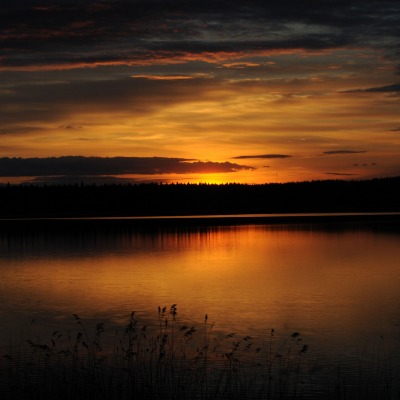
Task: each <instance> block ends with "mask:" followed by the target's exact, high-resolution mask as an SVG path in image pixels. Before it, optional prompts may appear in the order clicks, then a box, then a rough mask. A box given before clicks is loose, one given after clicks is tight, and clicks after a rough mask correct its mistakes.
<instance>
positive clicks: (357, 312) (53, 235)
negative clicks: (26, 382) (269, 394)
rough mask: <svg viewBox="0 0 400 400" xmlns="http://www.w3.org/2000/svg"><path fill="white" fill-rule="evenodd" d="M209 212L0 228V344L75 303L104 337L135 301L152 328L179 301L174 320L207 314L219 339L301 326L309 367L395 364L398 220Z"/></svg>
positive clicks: (54, 321) (72, 309)
mask: <svg viewBox="0 0 400 400" xmlns="http://www.w3.org/2000/svg"><path fill="white" fill-rule="evenodd" d="M212 220H213V219H212V218H211V217H209V219H207V220H206V223H204V221H203V222H202V223H199V221H200V222H201V219H197V220H196V219H195V220H193V221H191V222H190V220H189V222H186V223H185V224H175V225H174V224H172V225H171V224H156V223H155V224H150V225H148V226H146V224H140V225H138V226H137V225H135V224H133V225H130V224H129V223H127V224H122V225H119V224H116V225H110V226H108V225H107V224H105V225H104V224H103V225H102V224H101V223H99V224H96V227H95V229H85V228H84V226H85V224H84V223H80V224H79V228H76V229H74V228H73V224H72V225H68V228H63V223H62V221H59V223H58V224H57V225H55V226H57V228H54V227H52V228H44V227H43V226H41V227H39V228H37V229H36V228H35V222H34V221H33V222H32V221H31V222H30V224H29V229H22V228H21V229H17V230H11V231H10V230H2V231H1V232H0V321H1V325H2V330H1V333H0V346H1V348H2V349H6V348H7V347H9V346H10V345H13V344H15V343H16V342H18V341H21V340H24V338H25V337H28V336H29V337H32V336H35V335H36V337H39V336H40V337H41V338H44V339H46V338H48V337H50V335H51V332H53V331H54V330H55V329H57V330H63V329H64V330H68V329H72V328H71V327H72V326H73V325H74V324H75V321H74V318H73V317H72V314H73V313H74V314H77V315H78V316H79V317H80V318H81V319H82V320H84V321H85V323H86V324H87V326H88V329H92V327H93V326H94V325H95V324H96V323H98V322H104V326H105V328H106V331H107V332H110V333H109V334H108V336H107V334H106V336H105V342H107V338H109V340H110V343H111V342H112V336H113V332H114V331H115V330H116V329H119V328H121V327H123V326H125V325H126V323H127V322H128V321H129V316H130V314H131V312H132V311H135V313H136V316H137V318H138V320H139V323H140V324H148V325H150V326H151V325H152V324H155V325H156V324H157V310H158V306H160V307H163V306H167V309H169V307H170V306H171V305H172V304H177V311H178V317H179V321H181V322H182V324H183V323H186V324H193V325H195V324H200V325H201V324H202V323H203V322H204V317H205V315H206V314H207V317H208V323H210V324H214V325H213V328H212V329H213V331H214V332H215V335H219V336H221V337H222V336H224V335H228V334H230V333H235V335H236V337H244V336H246V335H250V336H252V337H253V338H254V340H259V341H260V342H262V341H263V340H265V337H268V336H269V335H270V332H271V329H274V331H275V336H276V339H275V340H277V341H279V340H284V338H285V337H287V336H290V335H291V334H292V333H294V332H299V333H300V334H301V337H302V340H303V343H306V344H307V345H308V346H309V351H308V354H307V357H308V360H309V363H310V364H312V369H313V371H314V372H313V373H315V374H318V373H321V372H320V371H325V372H322V373H328V372H326V371H333V370H335V371H336V369H335V368H338V366H343V368H344V369H346V368H348V370H349V371H350V370H352V368H353V369H354V371H355V370H357V369H359V367H360V365H361V364H368V363H369V362H371V363H372V364H374V363H380V362H387V360H388V359H390V363H391V368H393V370H394V371H400V369H399V364H400V292H399V288H400V262H399V260H400V257H399V256H400V228H399V223H398V222H397V221H395V220H394V221H393V222H392V223H391V222H390V218H389V219H387V220H386V221H385V222H379V221H378V222H376V221H367V222H365V221H363V220H362V219H360V220H357V221H347V220H346V219H344V220H341V219H340V218H338V219H336V220H335V219H333V222H329V223H326V221H322V222H318V221H315V220H311V219H310V221H312V222H310V223H307V222H306V220H305V219H304V218H303V219H302V220H301V222H298V221H296V220H295V219H293V221H294V222H292V223H291V222H290V220H284V221H283V222H280V223H268V221H264V220H262V219H261V220H260V219H254V220H246V219H244V220H243V219H242V220H240V219H237V220H235V219H232V218H231V219H229V220H226V221H225V222H223V221H224V220H223V217H221V218H220V220H218V219H215V220H213V222H212ZM227 221H228V222H227ZM221 222H223V223H221ZM89 225H90V224H89ZM44 339H43V340H44ZM4 351H5V350H4ZM354 371H353V372H354ZM335 373H336V372H335Z"/></svg>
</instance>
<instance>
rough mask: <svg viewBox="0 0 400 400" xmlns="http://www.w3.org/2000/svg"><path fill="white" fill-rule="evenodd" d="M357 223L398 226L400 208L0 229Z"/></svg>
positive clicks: (8, 224)
mask: <svg viewBox="0 0 400 400" xmlns="http://www.w3.org/2000/svg"><path fill="white" fill-rule="evenodd" d="M250 224H251V225H265V224H268V225H279V224H281V225H285V224H289V225H292V224H293V225H294V224H315V225H319V224H320V225H326V224H330V225H337V226H339V225H340V226H342V227H346V226H347V227H356V226H361V225H368V224H369V225H375V226H381V227H382V226H385V227H387V228H393V229H397V230H399V229H400V212H395V213H388V212H382V213H379V212H374V213H303V214H302V213H296V214H293V213H288V214H247V215H246V214H238V215H185V216H148V217H97V218H96V217H88V218H85V217H79V218H11V219H0V231H8V232H10V231H20V230H23V231H35V230H38V229H44V230H47V229H50V230H81V229H84V230H97V229H122V228H124V229H125V228H126V229H129V228H132V229H135V228H173V227H182V228H190V227H206V226H230V225H250Z"/></svg>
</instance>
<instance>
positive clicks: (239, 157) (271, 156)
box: [232, 154, 292, 160]
mask: <svg viewBox="0 0 400 400" xmlns="http://www.w3.org/2000/svg"><path fill="white" fill-rule="evenodd" d="M288 157H292V156H289V155H286V154H259V155H252V156H237V157H232V158H233V159H235V160H245V159H248V158H288Z"/></svg>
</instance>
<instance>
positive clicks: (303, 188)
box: [0, 177, 400, 225]
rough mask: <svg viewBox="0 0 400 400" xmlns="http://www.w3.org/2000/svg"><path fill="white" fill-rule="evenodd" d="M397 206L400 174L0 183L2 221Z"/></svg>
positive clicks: (262, 218) (202, 219)
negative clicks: (256, 180) (247, 180)
mask: <svg viewBox="0 0 400 400" xmlns="http://www.w3.org/2000/svg"><path fill="white" fill-rule="evenodd" d="M399 212H400V177H393V178H381V179H372V180H367V181H342V180H327V181H311V182H293V183H285V184H272V183H271V184H263V185H244V184H235V183H232V184H225V185H212V184H198V185H197V184H137V185H131V184H127V185H99V186H97V185H84V184H81V185H42V186H38V185H0V220H2V224H4V223H5V222H4V221H5V220H11V219H12V220H18V219H22V220H23V219H25V220H27V219H31V220H32V221H33V220H35V223H36V224H38V223H39V221H41V222H40V223H41V224H50V223H53V222H50V221H54V219H57V218H58V219H65V221H64V222H63V223H64V224H66V223H69V224H70V223H73V222H72V221H75V223H76V221H77V220H79V221H81V219H82V218H85V219H86V221H85V223H86V224H94V223H99V221H100V220H101V223H102V224H107V223H108V224H110V223H111V222H110V221H109V220H110V219H113V221H112V223H113V224H117V223H118V224H128V223H129V224H136V225H140V224H143V223H144V222H146V225H149V224H154V223H157V224H170V223H176V224H188V221H187V220H191V221H192V222H193V221H194V220H196V222H198V223H202V224H204V223H207V224H208V223H212V224H214V223H215V222H216V221H215V220H216V219H219V220H220V221H218V223H224V224H225V223H227V224H230V223H231V221H230V220H234V222H235V223H239V222H240V223H248V222H249V221H251V222H252V223H254V222H256V223H257V221H258V222H261V223H265V222H268V223H276V222H302V221H303V220H305V219H307V222H310V221H312V220H313V219H314V220H316V221H318V222H322V220H323V219H325V220H327V221H328V220H329V221H332V220H333V219H332V216H333V215H334V216H335V220H340V219H346V220H348V219H349V218H352V219H357V220H360V219H361V218H364V219H365V218H366V219H369V220H372V219H374V220H376V219H377V218H381V219H382V218H386V219H389V214H388V213H392V214H391V215H392V217H393V218H395V215H396V213H399ZM385 213H386V214H385ZM90 218H91V219H93V220H96V221H91V220H89V219H90ZM151 219H154V220H156V221H151ZM127 220H129V222H127ZM256 220H257V221H256ZM46 221H47V222H46ZM67 221H69V222H67ZM21 223H22V222H21ZM59 223H61V220H59ZM190 223H191V222H190Z"/></svg>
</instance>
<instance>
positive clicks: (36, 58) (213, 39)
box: [0, 0, 400, 67]
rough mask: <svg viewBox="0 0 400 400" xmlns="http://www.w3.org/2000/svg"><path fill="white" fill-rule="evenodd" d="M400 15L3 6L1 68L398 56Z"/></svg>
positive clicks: (208, 7)
mask: <svg viewBox="0 0 400 400" xmlns="http://www.w3.org/2000/svg"><path fill="white" fill-rule="evenodd" d="M399 12H400V6H399V3H398V1H397V0H387V1H385V0H382V1H378V0H364V1H362V2H361V1H357V0H347V1H344V0H339V1H327V0H325V1H317V0H304V1H303V2H302V4H301V7H299V5H298V3H297V2H295V1H292V0H281V1H279V2H265V1H261V0H252V1H249V2H243V1H229V2H228V1H214V0H204V1H201V2H195V1H181V0H163V1H161V0H160V1H155V0H153V1H151V0H137V1H113V0H103V1H98V2H90V3H87V4H82V2H81V1H76V0H75V1H74V0H71V1H61V0H58V1H52V2H46V1H43V0H41V1H39V0H36V1H35V0H32V1H29V2H26V1H24V2H20V1H4V2H2V7H1V10H0V27H1V32H0V48H1V50H2V59H1V62H0V66H1V65H2V66H3V67H17V66H20V67H26V66H30V65H31V66H40V65H53V66H56V65H58V64H79V63H88V64H93V65H94V64H96V63H109V62H111V63H113V62H125V63H130V62H138V61H140V62H143V61H146V60H148V59H153V58H157V57H170V56H171V55H174V56H176V55H179V54H181V55H184V54H186V53H190V54H194V55H196V54H201V53H203V52H212V53H218V52H231V51H234V52H240V51H247V52H248V51H253V50H254V51H259V50H279V49H301V50H307V49H309V50H321V49H331V48H336V47H346V46H355V45H358V46H365V45H375V46H380V47H381V48H383V49H384V48H386V50H387V51H388V52H391V53H393V49H395V46H396V45H397V43H398V42H399V36H400V29H399V24H398V17H399ZM371 27H373V28H371Z"/></svg>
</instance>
